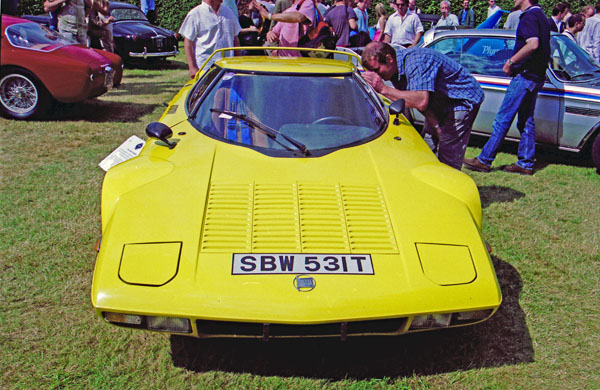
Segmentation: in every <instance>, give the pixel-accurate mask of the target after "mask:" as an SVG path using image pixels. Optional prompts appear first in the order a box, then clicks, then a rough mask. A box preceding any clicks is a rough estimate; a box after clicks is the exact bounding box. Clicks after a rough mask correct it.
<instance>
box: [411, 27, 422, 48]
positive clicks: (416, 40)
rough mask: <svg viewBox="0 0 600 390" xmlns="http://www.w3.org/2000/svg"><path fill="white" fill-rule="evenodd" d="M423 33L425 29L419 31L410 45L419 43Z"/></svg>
mask: <svg viewBox="0 0 600 390" xmlns="http://www.w3.org/2000/svg"><path fill="white" fill-rule="evenodd" d="M422 35H423V31H419V32H418V33H417V34H415V40H414V41H413V43H412V44H411V45H410V46H409V47H414V46H416V45H418V44H419V41H420V40H421V36H422Z"/></svg>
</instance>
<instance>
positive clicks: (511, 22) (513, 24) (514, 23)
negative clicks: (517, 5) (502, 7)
mask: <svg viewBox="0 0 600 390" xmlns="http://www.w3.org/2000/svg"><path fill="white" fill-rule="evenodd" d="M522 13H523V11H521V10H520V9H518V10H516V11H513V12H511V13H509V14H508V16H507V17H506V22H504V29H505V30H516V29H517V27H518V26H519V20H520V19H519V18H520V17H521V14H522Z"/></svg>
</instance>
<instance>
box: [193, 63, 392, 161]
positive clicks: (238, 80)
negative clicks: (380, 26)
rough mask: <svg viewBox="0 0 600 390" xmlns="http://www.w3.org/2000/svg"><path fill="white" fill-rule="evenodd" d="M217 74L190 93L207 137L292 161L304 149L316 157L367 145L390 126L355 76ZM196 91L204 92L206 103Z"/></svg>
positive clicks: (195, 121) (199, 126)
mask: <svg viewBox="0 0 600 390" xmlns="http://www.w3.org/2000/svg"><path fill="white" fill-rule="evenodd" d="M217 69H218V67H213V69H211V71H209V72H207V74H206V76H205V78H204V79H201V80H200V81H199V82H198V85H197V86H196V90H194V91H192V93H191V94H190V98H189V100H188V104H190V105H193V107H190V112H191V118H190V119H191V122H192V124H193V125H194V126H195V127H196V128H197V129H198V130H199V131H201V132H202V133H204V134H206V135H208V136H210V137H213V138H216V139H220V140H222V141H225V142H228V143H234V144H239V145H242V146H246V147H251V148H253V149H256V150H258V151H261V152H263V153H265V154H269V155H277V156H289V157H292V156H297V155H298V150H301V151H302V150H303V147H304V146H305V147H306V149H308V150H309V151H310V153H306V154H305V155H312V156H315V155H323V154H326V153H329V152H332V151H333V150H335V149H339V148H342V147H348V146H354V145H358V144H360V143H364V142H367V141H369V140H371V139H373V138H375V137H377V136H379V135H380V134H381V132H382V131H383V130H384V128H385V125H386V124H387V122H386V120H387V119H385V118H384V116H383V112H384V109H383V106H382V105H381V102H380V101H379V100H378V98H377V97H374V96H375V95H374V94H372V93H371V92H372V91H369V90H367V88H366V87H365V85H366V84H364V83H362V82H361V81H360V79H359V76H356V75H353V74H344V75H314V74H313V75H311V74H250V73H234V72H230V71H222V72H220V74H219V76H218V77H215V73H219V72H218V71H217ZM205 79H209V81H208V82H209V83H211V86H210V88H207V86H206V84H207V83H208V82H206V81H205ZM197 91H205V92H204V95H203V96H202V98H198V97H197V96H198V92H197ZM376 99H377V100H376ZM245 118H249V120H246V119H245ZM265 127H266V128H265ZM299 145H300V146H299Z"/></svg>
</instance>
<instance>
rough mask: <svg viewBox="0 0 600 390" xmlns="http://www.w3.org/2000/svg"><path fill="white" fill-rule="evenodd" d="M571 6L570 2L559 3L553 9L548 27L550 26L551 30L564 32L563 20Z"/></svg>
mask: <svg viewBox="0 0 600 390" xmlns="http://www.w3.org/2000/svg"><path fill="white" fill-rule="evenodd" d="M569 9H570V7H569V4H568V3H565V2H563V3H558V4H556V5H555V6H554V8H553V9H552V16H551V17H549V18H548V27H550V31H554V32H557V33H562V32H563V31H565V23H564V22H563V18H564V17H565V15H566V14H567V13H569V12H570V11H569Z"/></svg>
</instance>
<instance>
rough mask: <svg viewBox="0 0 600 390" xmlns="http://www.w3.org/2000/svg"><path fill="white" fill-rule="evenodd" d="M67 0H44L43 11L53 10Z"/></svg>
mask: <svg viewBox="0 0 600 390" xmlns="http://www.w3.org/2000/svg"><path fill="white" fill-rule="evenodd" d="M66 1H67V0H46V1H44V12H54V11H56V10H57V9H58V7H60V6H61V5H62V4H63V3H66Z"/></svg>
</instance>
